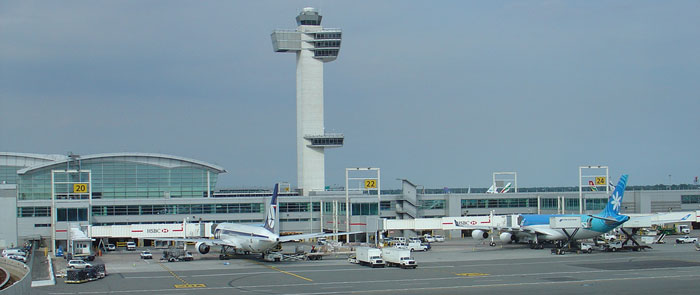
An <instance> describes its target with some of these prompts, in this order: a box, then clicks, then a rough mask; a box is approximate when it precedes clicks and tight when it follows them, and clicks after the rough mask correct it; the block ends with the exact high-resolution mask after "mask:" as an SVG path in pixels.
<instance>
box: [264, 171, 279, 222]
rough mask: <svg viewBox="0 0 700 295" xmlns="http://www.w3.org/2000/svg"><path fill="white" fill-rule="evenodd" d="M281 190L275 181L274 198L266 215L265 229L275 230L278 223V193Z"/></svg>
mask: <svg viewBox="0 0 700 295" xmlns="http://www.w3.org/2000/svg"><path fill="white" fill-rule="evenodd" d="M278 192H279V184H277V183H275V188H274V189H273V190H272V199H271V200H270V207H269V208H267V216H265V226H264V227H265V229H267V230H269V231H271V232H273V233H274V232H275V226H276V225H277V193H278Z"/></svg>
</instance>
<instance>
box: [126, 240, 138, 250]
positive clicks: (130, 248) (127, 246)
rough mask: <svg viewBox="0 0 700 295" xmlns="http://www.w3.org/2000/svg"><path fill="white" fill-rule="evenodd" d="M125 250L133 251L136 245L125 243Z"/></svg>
mask: <svg viewBox="0 0 700 295" xmlns="http://www.w3.org/2000/svg"><path fill="white" fill-rule="evenodd" d="M126 250H127V251H134V250H136V243H134V242H126Z"/></svg>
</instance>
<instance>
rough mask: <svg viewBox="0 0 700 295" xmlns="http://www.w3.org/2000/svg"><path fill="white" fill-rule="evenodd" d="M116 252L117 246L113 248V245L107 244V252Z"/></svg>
mask: <svg viewBox="0 0 700 295" xmlns="http://www.w3.org/2000/svg"><path fill="white" fill-rule="evenodd" d="M116 250H117V246H115V245H114V244H107V251H116Z"/></svg>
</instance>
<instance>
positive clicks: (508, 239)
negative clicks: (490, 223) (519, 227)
mask: <svg viewBox="0 0 700 295" xmlns="http://www.w3.org/2000/svg"><path fill="white" fill-rule="evenodd" d="M498 237H499V238H500V239H501V242H504V243H509V242H512V241H515V236H513V234H512V233H502V234H501V235H500V236H498Z"/></svg>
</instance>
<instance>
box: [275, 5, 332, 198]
mask: <svg viewBox="0 0 700 295" xmlns="http://www.w3.org/2000/svg"><path fill="white" fill-rule="evenodd" d="M321 18H322V16H321V15H320V14H318V11H317V10H316V9H314V8H311V7H307V8H304V9H303V10H302V12H301V13H300V14H299V15H298V16H297V17H296V20H297V28H296V30H275V31H273V32H272V35H271V37H272V47H273V49H274V51H275V52H294V53H296V56H297V73H296V74H297V76H296V80H297V186H298V187H299V188H300V189H301V191H302V194H303V195H304V196H307V195H309V192H310V191H322V190H324V189H325V181H326V180H325V158H324V149H325V148H331V147H342V146H343V141H344V136H343V134H339V133H326V132H325V128H324V126H323V63H326V62H330V61H334V60H335V59H336V58H337V57H338V52H339V51H340V41H341V37H342V32H341V31H340V29H324V28H323V27H321Z"/></svg>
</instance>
